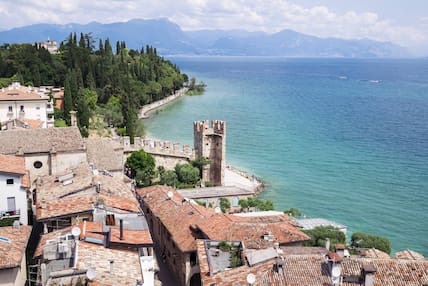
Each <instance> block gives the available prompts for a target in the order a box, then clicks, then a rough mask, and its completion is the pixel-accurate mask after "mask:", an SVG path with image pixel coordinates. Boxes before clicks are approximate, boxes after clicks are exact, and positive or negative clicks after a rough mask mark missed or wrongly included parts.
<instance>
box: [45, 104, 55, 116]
mask: <svg viewBox="0 0 428 286" xmlns="http://www.w3.org/2000/svg"><path fill="white" fill-rule="evenodd" d="M46 113H47V114H53V113H54V107H53V103H52V102H49V103H48V104H47V105H46Z"/></svg>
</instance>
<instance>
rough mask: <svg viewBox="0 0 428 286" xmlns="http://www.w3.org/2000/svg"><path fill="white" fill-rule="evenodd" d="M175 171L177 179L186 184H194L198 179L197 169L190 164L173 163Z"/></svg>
mask: <svg viewBox="0 0 428 286" xmlns="http://www.w3.org/2000/svg"><path fill="white" fill-rule="evenodd" d="M175 173H176V174H177V177H178V180H179V181H180V182H181V183H183V184H186V185H193V186H194V185H195V184H196V183H197V182H198V181H199V180H200V177H199V170H198V168H195V167H193V166H192V165H190V164H177V165H175Z"/></svg>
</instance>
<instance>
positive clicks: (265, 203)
mask: <svg viewBox="0 0 428 286" xmlns="http://www.w3.org/2000/svg"><path fill="white" fill-rule="evenodd" d="M238 204H239V205H240V206H241V208H243V209H248V208H256V209H258V210H261V211H271V210H274V205H273V203H272V202H271V201H269V200H261V199H258V198H248V199H241V200H239V202H238Z"/></svg>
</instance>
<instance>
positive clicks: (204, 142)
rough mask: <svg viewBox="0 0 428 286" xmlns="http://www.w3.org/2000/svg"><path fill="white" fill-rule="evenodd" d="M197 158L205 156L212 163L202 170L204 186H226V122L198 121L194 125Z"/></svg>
mask: <svg viewBox="0 0 428 286" xmlns="http://www.w3.org/2000/svg"><path fill="white" fill-rule="evenodd" d="M193 131H194V149H195V157H196V158H199V157H200V156H204V157H205V158H206V159H208V160H210V161H211V163H210V164H209V165H207V166H205V167H204V169H203V170H202V184H205V182H211V183H212V185H213V186H223V185H224V169H225V167H226V122H224V121H220V120H213V121H212V122H209V121H208V120H206V121H196V122H194V123H193Z"/></svg>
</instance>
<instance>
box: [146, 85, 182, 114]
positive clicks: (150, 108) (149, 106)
mask: <svg viewBox="0 0 428 286" xmlns="http://www.w3.org/2000/svg"><path fill="white" fill-rule="evenodd" d="M186 91H187V88H182V89H180V90H177V91H176V92H175V93H174V94H172V95H170V96H168V97H165V98H164V99H161V100H158V101H155V102H153V103H150V104H147V105H144V106H143V107H142V108H141V110H140V114H139V118H143V119H144V118H149V115H148V113H149V112H150V111H153V110H155V109H157V108H159V107H161V106H163V105H165V104H168V103H170V102H172V101H174V100H176V99H177V98H180V97H182V96H183V95H184V94H186Z"/></svg>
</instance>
